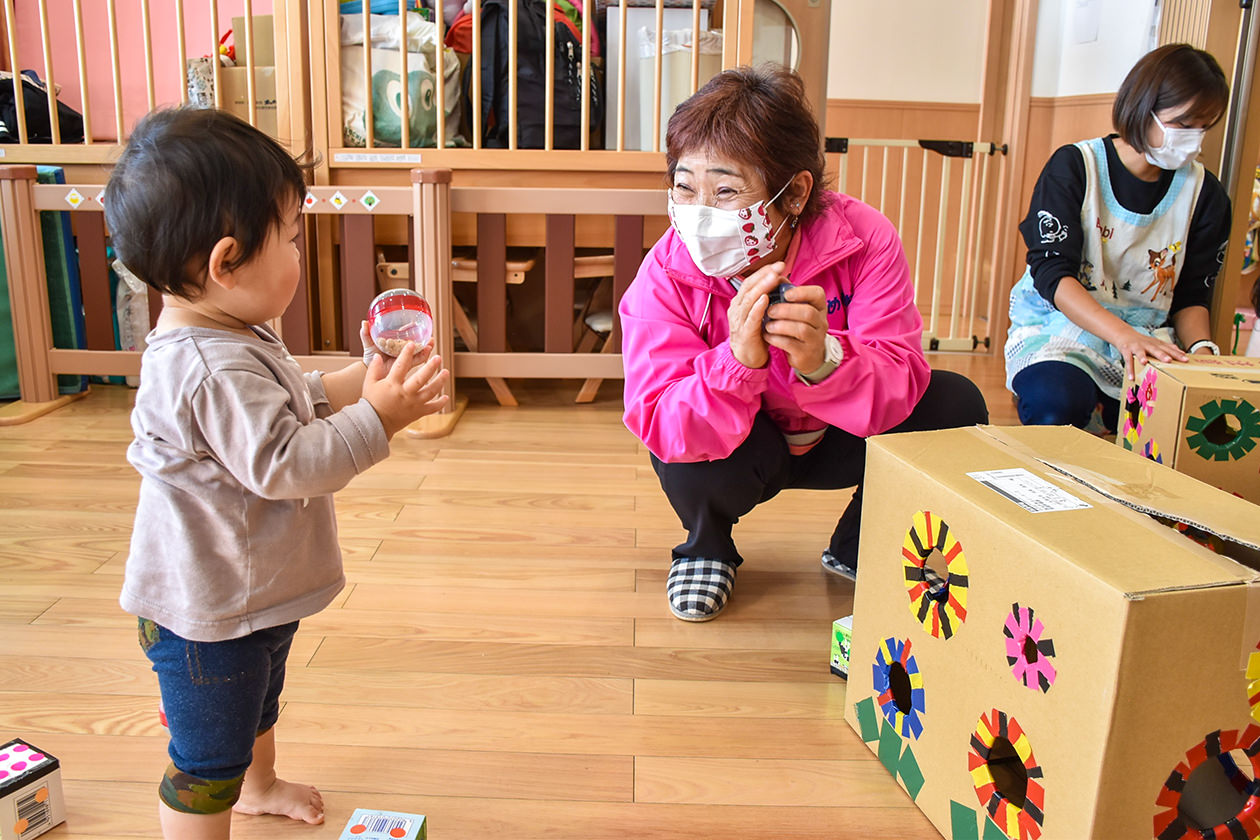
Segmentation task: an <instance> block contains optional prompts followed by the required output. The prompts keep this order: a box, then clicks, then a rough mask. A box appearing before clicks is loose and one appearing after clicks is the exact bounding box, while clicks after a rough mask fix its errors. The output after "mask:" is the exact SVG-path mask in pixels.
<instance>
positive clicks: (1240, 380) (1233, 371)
mask: <svg viewBox="0 0 1260 840" xmlns="http://www.w3.org/2000/svg"><path fill="white" fill-rule="evenodd" d="M1122 396H1123V400H1122V401H1121V405H1120V419H1119V426H1120V428H1119V429H1117V434H1116V442H1117V443H1119V444H1120V445H1121V446H1123V447H1124V448H1125V449H1132V450H1134V451H1135V452H1139V453H1141V454H1142V455H1144V456H1145V457H1147V458H1150V459H1151V460H1153V461H1159V462H1161V463H1164V464H1168V465H1169V466H1171V467H1172V468H1173V469H1175V470H1177V471H1179V472H1184V473H1186V474H1187V475H1192V476H1194V477H1195V478H1198V479H1201V480H1203V481H1206V482H1207V483H1208V484H1213V485H1215V486H1217V487H1220V488H1221V489H1223V490H1228V491H1229V492H1231V493H1237V494H1238V495H1239V496H1242V497H1243V498H1244V499H1248V500H1250V501H1252V502H1255V503H1256V504H1260V447H1257V446H1256V443H1257V441H1260V359H1252V358H1248V357H1246V356H1194V357H1193V358H1192V359H1191V360H1190V361H1189V362H1159V361H1152V362H1151V363H1150V364H1148V365H1146V366H1145V367H1143V368H1139V369H1138V370H1137V371H1136V375H1135V377H1134V379H1127V380H1126V381H1125V383H1124V391H1123V392H1122Z"/></svg>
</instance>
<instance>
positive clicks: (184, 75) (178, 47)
mask: <svg viewBox="0 0 1260 840" xmlns="http://www.w3.org/2000/svg"><path fill="white" fill-rule="evenodd" d="M277 2H284V0H277ZM79 3H80V0H74V5H75V12H76V15H77V14H78V11H79V8H78V7H79ZM79 18H80V19H79V20H78V24H79V30H78V31H77V32H76V35H77V36H78V38H79V86H80V89H81V90H82V91H83V125H84V132H83V133H84V135H85V136H87V137H91V136H92V135H91V133H90V132H88V131H87V110H88V108H87V87H86V85H87V69H86V68H85V67H84V61H83V31H82V26H83V20H82V18H81V16H79ZM175 59H176V61H178V62H179V67H178V70H179V78H180V79H182V80H183V81H182V82H181V83H180V86H179V104H181V105H187V104H188V47H187V45H185V44H184V4H183V2H182V0H180V2H177V3H176V4H175Z"/></svg>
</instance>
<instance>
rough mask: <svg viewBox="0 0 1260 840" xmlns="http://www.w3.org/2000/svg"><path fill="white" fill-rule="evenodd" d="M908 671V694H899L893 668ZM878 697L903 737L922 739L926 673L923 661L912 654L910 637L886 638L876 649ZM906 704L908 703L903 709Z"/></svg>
mask: <svg viewBox="0 0 1260 840" xmlns="http://www.w3.org/2000/svg"><path fill="white" fill-rule="evenodd" d="M894 668H900V669H901V670H904V671H905V673H906V676H907V677H908V678H909V686H910V691H909V694H908V695H907V696H903V697H901V698H898V697H895V696H894V694H895V693H896V692H894V690H893V669H894ZM871 676H872V677H873V687H874V689H875V694H876V700H875V702H877V703H879V708H880V710H881V711H882V712H883V713H884V718H885V719H886V720H887V721H888V722H889V723H891V724H892V725H893V728H894V729H896V730H897V731H898V732H899V733H901V736H902V737H903V738H909V737H911V736H913V737H915V738H918V737H919V735H921V734H922V733H923V719H922V715H923V711H924V709H923V675H922V674H921V673H919V663H918V662H916V661H915V659H914V657H913V656H911V655H910V640H909V639H906V640H905V641H904V642H901V641H898V640H897V639H895V638H888V639H884V641H882V642H880V643H879V649H878V650H877V651H875V664H874V665H872V666H871ZM899 701H900V702H899ZM902 705H906V706H908V708H905V709H903V708H902Z"/></svg>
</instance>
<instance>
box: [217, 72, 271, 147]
mask: <svg viewBox="0 0 1260 840" xmlns="http://www.w3.org/2000/svg"><path fill="white" fill-rule="evenodd" d="M219 84H221V85H223V100H222V101H223V110H225V111H231V112H232V113H233V114H235V115H236V116H238V117H240V118H241V119H243V120H245V121H246V122H248V121H249V88H248V85H249V70H248V69H247V68H245V67H220V68H219ZM254 113H255V122H254V125H255V126H257V128H258V130H259V131H262V132H263V133H265V134H268V135H270V136H272V137H275V136H276V130H277V125H278V122H277V117H276V68H274V67H255V68H254Z"/></svg>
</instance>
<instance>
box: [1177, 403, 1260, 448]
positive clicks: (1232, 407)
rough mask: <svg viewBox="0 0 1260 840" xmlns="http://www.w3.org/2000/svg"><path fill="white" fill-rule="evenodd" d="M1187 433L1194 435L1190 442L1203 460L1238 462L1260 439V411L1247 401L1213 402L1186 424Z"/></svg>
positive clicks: (1201, 408) (1187, 441)
mask: <svg viewBox="0 0 1260 840" xmlns="http://www.w3.org/2000/svg"><path fill="white" fill-rule="evenodd" d="M1231 421H1232V422H1231ZM1186 431H1187V432H1190V433H1191V434H1190V435H1189V437H1187V438H1186V443H1187V444H1189V446H1190V448H1191V449H1193V450H1194V452H1195V454H1196V455H1198V456H1199V457H1200V458H1203V459H1205V460H1208V461H1228V460H1229V459H1230V458H1233V459H1235V460H1237V459H1239V458H1242V457H1243V456H1244V455H1246V454H1247V453H1248V452H1250V451H1251V450H1252V449H1254V448H1255V445H1256V438H1260V411H1257V410H1256V408H1255V406H1253V405H1252V404H1251V403H1249V402H1247V401H1246V400H1229V399H1225V400H1210V401H1208V402H1207V403H1204V404H1203V405H1201V406H1199V413H1198V415H1197V416H1195V417H1191V418H1190V419H1189V420H1187V421H1186Z"/></svg>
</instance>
